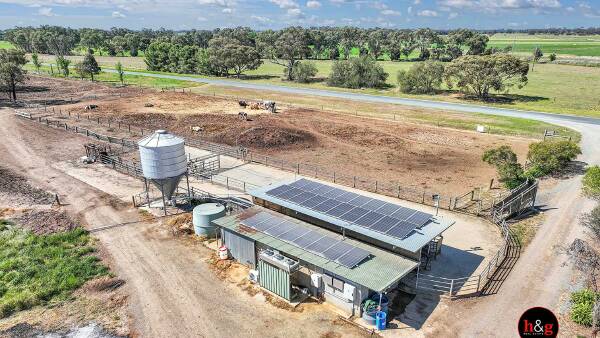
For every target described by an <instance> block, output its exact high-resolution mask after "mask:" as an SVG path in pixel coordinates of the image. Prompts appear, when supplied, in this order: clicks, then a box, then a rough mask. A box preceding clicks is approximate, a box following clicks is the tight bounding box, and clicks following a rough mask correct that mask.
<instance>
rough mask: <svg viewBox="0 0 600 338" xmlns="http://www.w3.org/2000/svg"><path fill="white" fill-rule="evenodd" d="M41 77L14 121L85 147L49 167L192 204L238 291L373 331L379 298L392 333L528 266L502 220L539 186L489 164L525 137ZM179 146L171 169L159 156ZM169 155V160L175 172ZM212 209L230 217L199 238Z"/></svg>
mask: <svg viewBox="0 0 600 338" xmlns="http://www.w3.org/2000/svg"><path fill="white" fill-rule="evenodd" d="M32 81H33V82H34V83H35V86H37V88H45V89H44V90H40V92H41V93H42V94H41V95H40V94H39V93H36V95H35V96H36V102H33V103H34V105H28V106H24V107H22V108H18V109H16V112H17V115H18V116H19V117H21V118H25V119H27V120H29V122H26V123H36V122H37V123H36V125H37V126H38V128H37V130H38V131H39V137H44V136H43V135H44V130H52V132H53V133H55V132H56V131H57V130H62V131H63V132H65V133H73V132H74V133H76V134H78V135H79V136H78V137H79V138H81V153H80V154H70V156H69V160H66V161H61V162H59V163H56V164H55V165H54V167H55V168H59V169H60V170H62V171H64V172H66V173H68V175H69V176H71V177H73V178H75V179H77V180H79V181H83V182H86V183H87V184H89V185H91V186H93V187H94V188H96V189H99V190H101V191H103V192H104V193H107V194H109V195H112V196H115V197H117V198H119V199H120V200H121V201H122V202H127V203H129V202H133V205H134V206H136V207H139V208H142V209H143V210H146V211H148V212H150V213H153V214H155V215H156V216H163V214H164V215H165V216H173V215H175V217H178V216H176V215H178V214H180V213H182V212H190V210H191V208H192V207H194V206H195V208H194V232H195V233H196V234H197V235H201V237H203V238H205V237H208V238H210V237H215V235H218V236H216V237H218V240H217V241H216V242H214V241H208V242H205V243H204V244H205V245H207V246H208V247H210V248H212V249H215V250H216V249H217V247H216V246H215V245H221V248H223V247H225V248H226V249H225V250H226V252H227V250H228V253H227V254H226V257H229V258H233V259H234V260H235V261H236V262H238V263H236V264H239V266H240V269H242V271H244V272H242V273H241V274H240V275H241V276H242V277H241V279H239V278H238V279H237V283H238V285H240V283H245V281H246V280H247V278H248V276H249V278H250V280H251V281H253V282H256V283H257V285H260V287H261V289H263V290H266V292H267V293H268V294H271V295H275V296H276V297H278V298H280V299H282V300H283V301H284V302H286V303H289V304H291V306H292V308H295V307H296V306H298V304H300V303H302V302H304V301H306V300H307V299H309V298H312V299H315V300H318V301H324V302H326V303H328V304H330V305H333V307H335V308H336V311H338V312H340V313H341V314H342V316H343V317H344V318H347V320H348V321H349V322H351V323H353V324H356V325H358V326H360V327H365V328H367V329H370V328H372V327H373V326H374V325H376V319H375V312H373V311H374V310H373V309H374V308H377V309H380V310H381V306H382V304H383V303H382V302H383V297H385V306H386V307H385V313H386V314H388V315H389V316H390V317H389V318H388V319H387V321H388V323H389V324H388V325H391V326H388V327H395V328H412V329H418V328H420V327H421V326H422V325H423V324H424V323H425V322H426V321H427V319H428V318H429V317H430V316H431V315H432V313H433V312H434V311H436V305H437V303H439V302H440V301H441V300H440V298H439V296H442V297H444V299H447V300H443V301H450V300H451V299H455V298H462V297H471V296H477V295H481V294H492V293H495V292H497V289H498V288H499V287H500V285H501V284H502V279H503V278H506V273H507V272H506V271H510V266H508V267H507V266H504V264H509V265H510V264H514V260H516V259H517V258H518V252H519V249H520V248H519V247H518V243H517V244H515V242H514V240H513V239H512V235H511V234H510V231H509V230H508V228H507V227H506V224H505V222H504V220H505V218H506V217H508V216H510V215H511V214H513V213H514V212H515V210H516V211H520V210H521V209H523V208H526V207H529V206H531V204H532V203H533V201H534V200H535V191H536V190H537V185H527V186H523V187H522V188H521V187H520V188H519V189H517V191H512V192H511V193H510V194H508V193H507V192H505V191H503V190H502V189H499V188H497V187H494V185H493V184H492V183H490V180H491V179H492V178H493V170H492V169H491V168H489V167H488V166H487V165H485V164H484V163H483V162H482V161H481V159H480V157H481V154H482V152H483V151H484V150H485V149H487V148H489V147H493V146H498V145H502V144H509V145H511V146H512V147H513V149H515V150H516V151H517V152H518V153H519V155H522V154H524V153H525V152H526V149H527V146H528V144H529V143H530V142H531V140H529V139H523V138H516V137H508V136H496V135H489V134H478V133H475V132H472V133H471V132H464V131H460V132H459V131H456V130H451V129H446V128H435V127H427V126H419V125H414V124H409V123H404V122H390V121H382V120H377V119H368V118H360V117H354V116H348V115H342V114H336V113H333V112H327V111H317V110H309V109H300V108H297V107H289V106H277V112H276V113H272V112H271V111H269V110H268V109H251V106H252V105H253V104H249V105H242V104H240V102H238V101H239V100H235V99H232V98H224V97H214V96H213V97H211V96H202V95H197V94H194V93H189V92H188V93H186V92H161V91H148V90H142V89H139V88H138V89H135V88H134V89H132V88H121V89H117V88H108V87H105V86H102V85H99V84H89V83H86V86H85V92H84V93H85V94H84V95H85V96H84V97H81V96H80V93H81V92H80V91H79V90H77V95H78V96H75V95H74V93H73V91H75V88H76V87H77V86H78V85H79V83H80V82H78V81H77V82H76V81H66V80H61V83H62V84H64V86H58V87H61V89H57V90H55V89H54V87H53V86H54V85H55V84H53V83H52V80H49V79H44V78H37V77H35V78H33V80H32ZM73 83H75V84H73ZM69 86H70V87H69ZM65 87H66V88H65ZM68 88H71V89H68ZM50 98H51V99H50ZM248 102H252V100H249V101H248ZM266 106H267V107H268V108H270V109H273V106H272V105H270V104H267V105H266ZM261 108H264V107H261ZM50 128H51V129H50ZM158 129H163V131H156V132H154V131H155V130H158ZM164 130H167V131H168V132H167V131H164ZM140 139H142V141H139V140H140ZM138 141H139V142H138ZM165 142H167V143H165ZM184 142H185V143H184ZM184 144H185V145H184ZM84 145H85V150H86V151H84V147H83V146H84ZM175 146H177V147H178V148H177V149H178V150H168V151H169V155H168V156H167V157H163V155H161V154H160V152H156V151H158V150H161V151H162V148H164V149H167V148H168V147H171V148H168V149H172V147H175ZM159 148H160V149H159ZM144 149H146V150H144ZM157 149H158V150H157ZM173 149H174V148H173ZM138 150H139V151H138ZM165 151H166V150H165ZM145 152H146V154H150V155H144V154H145ZM148 152H150V153H148ZM153 152H156V153H153ZM171 152H177V155H172V154H171ZM173 154H175V153H173ZM83 155H86V156H85V157H84V158H81V156H83ZM144 156H158V157H151V158H152V160H149V159H148V158H145V157H144ZM165 156H166V155H165ZM174 156H175V157H174ZM175 158H181V161H179V160H174V159H175ZM165 159H169V161H174V162H172V164H166V165H167V167H168V168H169V169H168V172H169V174H162V173H161V171H162V170H166V169H164V168H162V166H164V165H165V161H166V160H165ZM82 161H83V163H82ZM94 162H95V163H94ZM180 162H181V163H183V166H182V167H181V168H179V167H178V164H176V163H180ZM86 163H87V164H86ZM148 163H154V164H148ZM149 166H150V167H149ZM113 169H116V170H113ZM154 170H156V173H155V174H149V173H150V172H151V171H154ZM175 171H176V172H175ZM408 173H410V174H408ZM171 174H172V175H171ZM141 181H143V183H142V182H141ZM152 183H154V187H152V186H153V184H152ZM481 186H485V187H487V189H486V193H487V196H488V197H489V198H491V200H492V202H491V203H490V204H489V206H488V207H485V206H484V205H483V203H481V202H482V195H483V194H482V191H483V189H479V187H481ZM493 187H494V189H492V188H493ZM465 196H467V197H465ZM398 198H400V199H398ZM500 200H502V201H503V202H506V203H502V204H501V206H500V207H496V206H497V204H496V202H498V201H500ZM465 201H467V202H465ZM515 201H517V202H515ZM207 202H210V203H212V204H215V205H216V206H220V205H223V206H224V208H223V209H222V210H221V209H219V210H221V211H219V212H218V213H215V215H216V214H218V216H219V217H220V218H219V217H216V216H215V217H214V218H211V219H209V220H208V223H207V224H204V225H201V226H199V225H197V224H196V217H197V215H196V212H197V210H198V208H199V207H202V206H206V205H207ZM477 202H479V203H477ZM210 203H209V204H210ZM464 204H471V205H474V206H475V207H474V208H463V206H464ZM346 209H347V210H346ZM202 215H203V216H201V217H203V219H204V217H205V216H206V215H205V214H202ZM208 216H210V215H208ZM208 216H206V217H208ZM223 216H224V217H223ZM476 216H484V217H476ZM485 216H489V217H487V218H489V220H491V221H492V222H490V221H489V220H486V219H485ZM199 217H200V216H199ZM210 217H212V216H210ZM210 217H209V218H210ZM217 218H219V219H217ZM167 219H168V218H167ZM103 229H104V228H102V229H98V230H103ZM274 229H276V230H274ZM282 229H285V230H282ZM273 231H274V232H273ZM465 234H469V236H465ZM274 238H275V239H274ZM311 243H312V244H311ZM317 243H328V244H329V245H325V244H320V246H319V245H316V244H317ZM315 245H316V246H315ZM327 248H329V249H327ZM334 248H335V250H334ZM279 257H281V258H279ZM236 271H239V270H236ZM376 272H377V276H375V275H374V274H375V273H376ZM257 276H265V277H264V279H261V278H260V277H257ZM267 276H268V278H269V279H267ZM430 294H435V295H437V296H436V297H433V298H432V297H431V296H430ZM369 300H370V302H369ZM388 302H389V306H390V309H389V310H388V309H387V305H388ZM377 303H379V305H378V306H377ZM373 304H374V305H373ZM367 308H368V309H369V311H367ZM382 311H383V310H382ZM384 318H385V317H384ZM398 332H399V331H396V333H398Z"/></svg>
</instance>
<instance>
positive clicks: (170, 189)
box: [150, 175, 183, 200]
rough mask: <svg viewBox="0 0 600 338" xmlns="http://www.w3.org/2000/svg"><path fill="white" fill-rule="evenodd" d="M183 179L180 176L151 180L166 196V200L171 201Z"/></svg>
mask: <svg viewBox="0 0 600 338" xmlns="http://www.w3.org/2000/svg"><path fill="white" fill-rule="evenodd" d="M182 177H183V176H182V175H179V176H175V177H170V178H162V179H151V180H150V181H151V182H152V183H154V185H155V186H156V187H157V188H158V190H160V191H161V192H162V193H163V194H164V196H165V200H170V199H171V197H173V193H174V192H175V190H176V189H177V186H178V185H179V182H180V181H181V178H182Z"/></svg>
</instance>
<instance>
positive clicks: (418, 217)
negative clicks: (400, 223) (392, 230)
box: [406, 211, 431, 228]
mask: <svg viewBox="0 0 600 338" xmlns="http://www.w3.org/2000/svg"><path fill="white" fill-rule="evenodd" d="M430 219H431V215H430V214H428V213H426V212H422V211H417V212H416V213H414V214H413V215H412V216H410V217H409V218H407V219H406V221H408V222H411V223H415V224H416V225H417V227H419V228H420V227H422V226H423V225H425V224H427V223H428V222H429V220H430Z"/></svg>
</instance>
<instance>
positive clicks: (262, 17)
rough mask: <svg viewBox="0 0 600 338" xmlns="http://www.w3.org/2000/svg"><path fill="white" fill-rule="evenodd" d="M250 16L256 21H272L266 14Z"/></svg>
mask: <svg viewBox="0 0 600 338" xmlns="http://www.w3.org/2000/svg"><path fill="white" fill-rule="evenodd" d="M250 18H251V19H252V20H254V21H258V22H260V23H268V22H271V19H269V18H267V17H265V16H259V15H252V16H251V17H250Z"/></svg>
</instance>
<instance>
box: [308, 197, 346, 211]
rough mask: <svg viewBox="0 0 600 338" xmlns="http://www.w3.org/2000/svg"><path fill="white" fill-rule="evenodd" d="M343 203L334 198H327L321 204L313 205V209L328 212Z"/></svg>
mask: <svg viewBox="0 0 600 338" xmlns="http://www.w3.org/2000/svg"><path fill="white" fill-rule="evenodd" d="M340 204H341V203H340V202H338V201H336V200H332V199H326V200H325V201H323V202H322V203H321V204H319V205H316V206H315V207H313V208H312V209H313V210H315V211H319V212H325V213H326V212H327V211H329V210H332V209H334V208H337V207H338V206H339V205H340Z"/></svg>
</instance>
